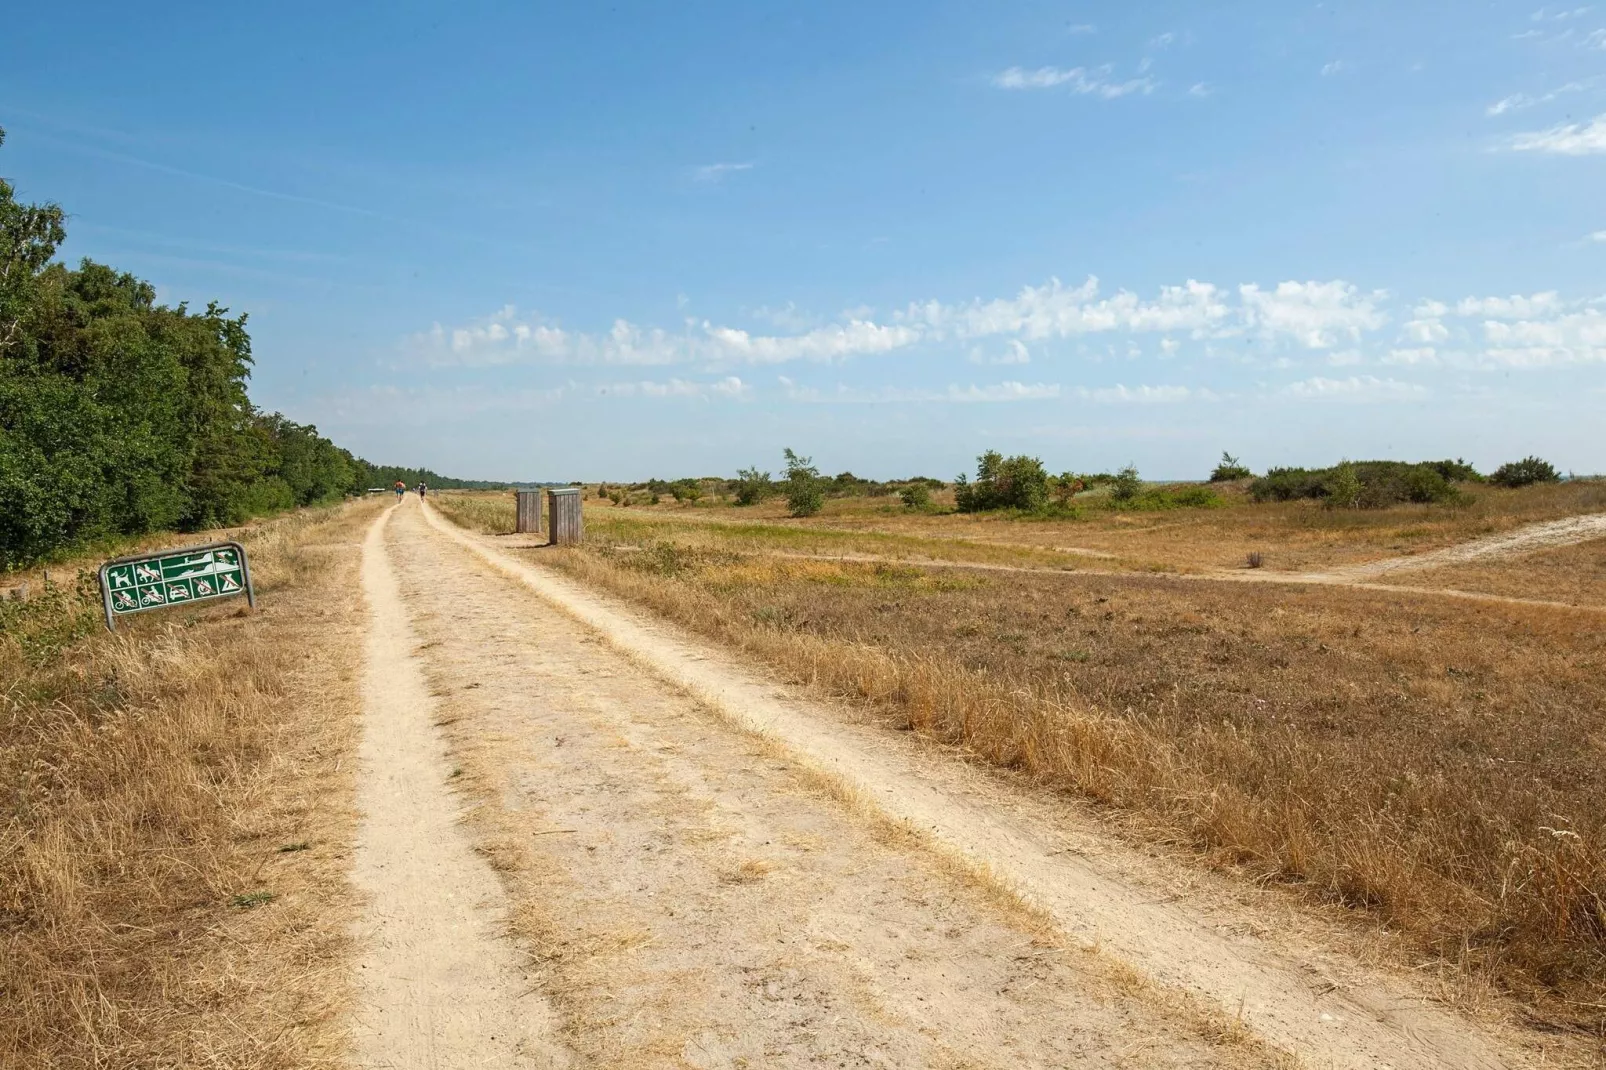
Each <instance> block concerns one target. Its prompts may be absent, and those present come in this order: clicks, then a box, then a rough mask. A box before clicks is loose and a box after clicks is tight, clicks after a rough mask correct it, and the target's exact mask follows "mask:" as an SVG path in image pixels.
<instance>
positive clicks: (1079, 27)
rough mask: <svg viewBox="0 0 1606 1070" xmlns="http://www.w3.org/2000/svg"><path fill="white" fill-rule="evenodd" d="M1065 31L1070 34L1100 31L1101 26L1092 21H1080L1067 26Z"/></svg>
mask: <svg viewBox="0 0 1606 1070" xmlns="http://www.w3.org/2000/svg"><path fill="white" fill-rule="evenodd" d="M1065 32H1066V33H1069V34H1083V33H1098V32H1099V28H1098V27H1097V26H1095V25H1093V24H1092V23H1091V22H1079V23H1077V24H1076V25H1075V26H1067V27H1065Z"/></svg>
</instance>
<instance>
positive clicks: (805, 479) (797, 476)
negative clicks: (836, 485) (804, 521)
mask: <svg viewBox="0 0 1606 1070" xmlns="http://www.w3.org/2000/svg"><path fill="white" fill-rule="evenodd" d="M782 452H783V453H784V454H785V456H786V508H787V511H788V512H789V513H791V515H793V516H813V515H814V514H815V513H818V512H819V511H820V507H821V506H822V505H824V504H825V480H823V479H821V478H820V470H819V469H818V468H816V467H814V462H813V461H812V460H810V459H809V458H807V457H799V456H798V455H797V454H795V453H793V452H792V451H791V449H786V450H784V451H782Z"/></svg>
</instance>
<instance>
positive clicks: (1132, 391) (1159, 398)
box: [1075, 383, 1217, 405]
mask: <svg viewBox="0 0 1606 1070" xmlns="http://www.w3.org/2000/svg"><path fill="white" fill-rule="evenodd" d="M1075 394H1076V396H1077V397H1079V398H1081V399H1082V400H1084V401H1096V402H1098V403H1100V404H1103V405H1165V404H1172V403H1175V402H1178V401H1188V400H1190V399H1202V400H1214V399H1215V398H1216V396H1217V395H1215V394H1213V393H1211V392H1210V391H1208V390H1197V389H1194V388H1191V387H1186V386H1134V387H1127V386H1124V385H1122V384H1120V383H1117V384H1115V385H1114V386H1102V387H1091V388H1090V387H1085V386H1079V387H1077V388H1076V391H1075Z"/></svg>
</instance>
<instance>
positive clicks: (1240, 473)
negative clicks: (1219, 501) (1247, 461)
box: [1210, 450, 1255, 483]
mask: <svg viewBox="0 0 1606 1070" xmlns="http://www.w3.org/2000/svg"><path fill="white" fill-rule="evenodd" d="M1254 474H1255V473H1253V472H1251V471H1250V470H1249V469H1247V468H1245V467H1244V466H1243V465H1242V464H1239V463H1238V458H1236V457H1234V456H1233V455H1232V454H1230V453H1228V452H1227V451H1226V450H1222V451H1221V463H1220V464H1218V465H1216V467H1215V469H1214V470H1213V471H1211V473H1210V482H1212V483H1231V482H1233V481H1234V480H1237V479H1249V478H1251V477H1252V476H1254Z"/></svg>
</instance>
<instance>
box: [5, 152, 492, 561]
mask: <svg viewBox="0 0 1606 1070" xmlns="http://www.w3.org/2000/svg"><path fill="white" fill-rule="evenodd" d="M4 141H5V132H4V131H3V130H0V145H3V144H4ZM66 237H67V232H66V217H65V215H64V213H63V212H62V209H61V207H60V206H59V205H55V204H24V203H20V202H19V201H18V200H17V199H16V196H15V190H14V188H13V187H12V185H11V184H10V183H9V182H6V181H5V180H3V179H0V569H4V568H15V567H18V566H21V565H26V564H28V563H30V562H33V561H37V560H41V559H44V558H48V557H50V556H51V555H53V554H57V553H59V552H61V551H63V550H66V549H70V548H72V547H76V546H82V545H85V544H92V543H95V542H99V541H104V540H109V539H116V538H119V537H127V536H134V535H141V534H145V533H148V532H154V531H165V530H175V529H176V530H199V529H201V528H209V527H219V526H226V525H231V524H238V523H241V522H242V521H245V520H247V519H249V518H251V517H254V516H261V515H263V514H266V513H271V512H274V511H277V510H281V509H289V508H293V507H295V506H301V505H313V504H317V503H320V502H327V501H331V500H335V499H338V498H340V497H341V496H342V495H344V494H346V493H349V492H352V491H356V490H360V489H362V488H364V487H369V486H374V485H381V486H384V485H389V484H390V483H393V482H394V481H395V480H396V479H397V478H401V479H403V480H404V481H405V482H407V483H408V484H409V485H412V484H416V483H417V482H419V481H420V480H424V481H426V482H428V483H430V484H431V485H435V486H452V485H456V484H459V483H460V482H461V481H457V480H450V479H445V478H443V477H441V476H439V475H437V474H435V473H433V472H430V471H428V470H425V469H412V468H393V467H385V466H377V465H372V464H369V463H368V462H367V461H364V460H362V459H361V458H358V457H355V456H353V455H352V454H351V453H350V452H349V451H347V450H344V449H341V448H340V447H338V446H336V445H335V444H334V443H333V442H330V441H329V440H328V439H327V438H325V437H323V436H322V435H320V434H318V430H317V428H315V427H313V426H311V425H310V424H299V423H296V422H295V421H293V420H291V419H289V418H288V417H286V416H283V415H281V414H279V413H276V412H263V411H261V410H260V409H258V408H257V407H256V406H255V405H253V404H252V402H251V399H250V397H249V396H248V394H247V392H246V380H247V378H248V377H249V376H250V370H251V359H252V358H251V336H250V334H249V333H248V332H247V331H246V317H245V315H243V314H242V315H238V316H236V315H231V314H230V312H229V310H228V309H226V308H222V307H220V306H219V305H217V304H216V303H211V304H208V305H207V306H206V308H205V309H204V310H202V311H196V310H193V309H191V308H189V307H188V306H187V305H185V304H179V305H178V306H176V307H168V306H165V305H161V304H158V303H157V301H156V291H155V288H154V287H153V286H152V285H151V284H150V283H148V282H146V281H144V280H142V279H138V278H135V277H134V276H133V275H131V274H128V273H127V272H119V271H117V270H115V269H114V268H111V267H108V266H107V265H105V264H97V263H94V262H93V261H90V260H87V259H86V260H83V261H82V262H80V264H79V265H78V267H77V268H76V269H74V268H69V267H67V266H66V265H64V264H61V263H58V262H55V254H56V250H57V248H58V247H60V245H61V244H62V242H63V241H65V240H66Z"/></svg>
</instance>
